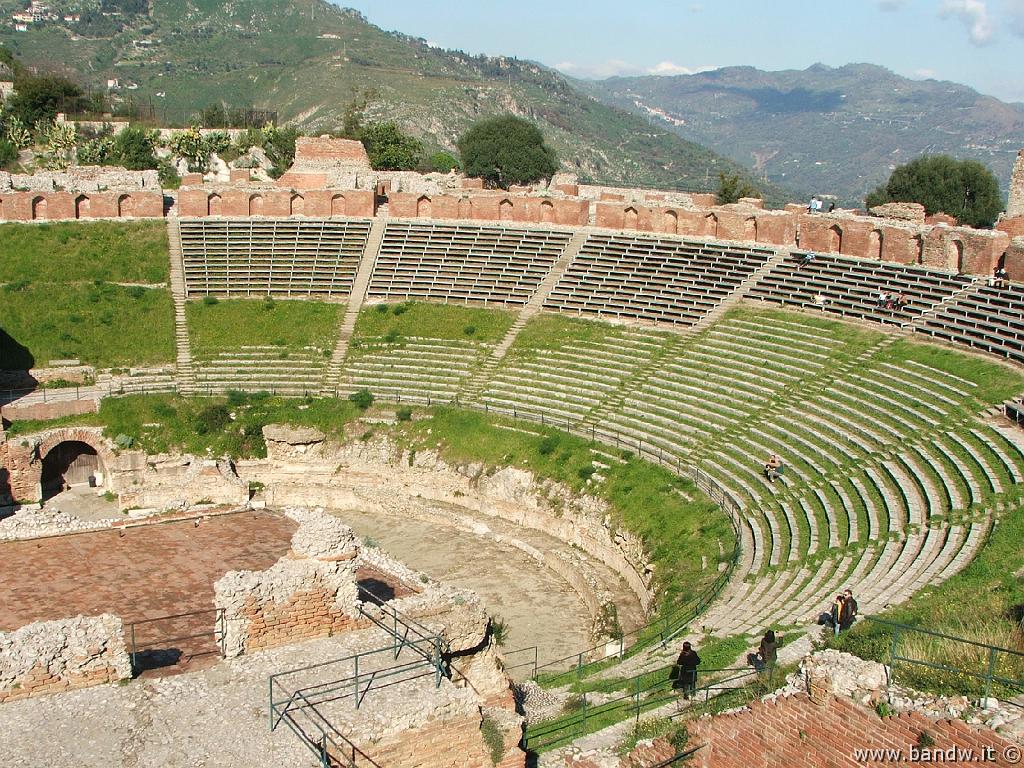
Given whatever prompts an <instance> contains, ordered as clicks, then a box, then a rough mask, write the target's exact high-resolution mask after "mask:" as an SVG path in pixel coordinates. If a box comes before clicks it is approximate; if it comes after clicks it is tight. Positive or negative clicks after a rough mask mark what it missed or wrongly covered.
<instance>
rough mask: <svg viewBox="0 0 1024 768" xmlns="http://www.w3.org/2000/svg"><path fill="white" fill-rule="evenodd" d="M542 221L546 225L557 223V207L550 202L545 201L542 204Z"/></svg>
mask: <svg viewBox="0 0 1024 768" xmlns="http://www.w3.org/2000/svg"><path fill="white" fill-rule="evenodd" d="M540 220H541V221H542V222H544V223H545V224H553V223H554V222H555V206H554V203H552V202H551V201H550V200H545V201H543V202H542V203H541V204H540Z"/></svg>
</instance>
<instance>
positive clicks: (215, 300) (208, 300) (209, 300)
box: [203, 296, 220, 307]
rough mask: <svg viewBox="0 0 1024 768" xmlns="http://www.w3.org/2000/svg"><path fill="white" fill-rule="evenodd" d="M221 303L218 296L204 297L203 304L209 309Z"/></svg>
mask: <svg viewBox="0 0 1024 768" xmlns="http://www.w3.org/2000/svg"><path fill="white" fill-rule="evenodd" d="M219 303H220V299H218V298H217V297H216V296H203V304H205V305H206V306H208V307H212V306H213V305H214V304H219Z"/></svg>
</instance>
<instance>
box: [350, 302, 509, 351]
mask: <svg viewBox="0 0 1024 768" xmlns="http://www.w3.org/2000/svg"><path fill="white" fill-rule="evenodd" d="M514 320H515V315H514V314H512V313H511V312H505V311H502V310H495V309H485V308H483V307H470V306H461V305H458V304H450V305H441V304H432V303H430V302H426V301H409V302H404V303H402V304H377V305H376V306H374V307H370V308H368V309H364V310H363V311H362V312H360V313H359V318H358V319H357V320H356V328H355V335H354V336H353V338H354V339H356V340H366V339H373V338H377V337H383V336H386V335H387V334H388V333H389V332H394V334H395V336H396V337H404V338H408V337H410V336H411V337H415V336H423V335H429V337H430V338H432V339H464V338H466V337H467V336H468V335H472V337H473V339H474V340H476V341H490V342H496V341H498V340H500V339H501V337H502V336H504V335H505V332H506V331H507V330H508V329H509V328H510V327H511V326H512V323H513V321H514ZM469 326H473V328H474V331H473V333H472V334H467V333H466V328H467V327H469Z"/></svg>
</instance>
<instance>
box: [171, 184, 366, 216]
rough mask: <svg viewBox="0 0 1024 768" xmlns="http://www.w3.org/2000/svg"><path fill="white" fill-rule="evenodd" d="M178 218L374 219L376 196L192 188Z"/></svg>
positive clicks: (180, 196)
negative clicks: (308, 217) (290, 217)
mask: <svg viewBox="0 0 1024 768" xmlns="http://www.w3.org/2000/svg"><path fill="white" fill-rule="evenodd" d="M178 215H179V216H183V217H188V218H205V217H207V216H226V217H233V218H245V217H248V216H312V217H317V218H326V217H330V216H349V217H359V218H371V217H372V216H373V215H374V195H373V192H372V191H370V190H365V189H346V190H325V189H319V190H311V191H298V190H294V189H253V188H230V187H190V188H188V189H182V190H181V191H180V192H179V193H178Z"/></svg>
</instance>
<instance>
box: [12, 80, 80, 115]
mask: <svg viewBox="0 0 1024 768" xmlns="http://www.w3.org/2000/svg"><path fill="white" fill-rule="evenodd" d="M84 102H85V99H84V97H83V96H82V89H81V88H79V87H78V86H77V85H75V84H74V83H73V82H71V81H70V80H68V79H67V78H66V77H60V76H59V75H40V76H38V77H37V76H34V75H24V76H22V77H19V78H17V79H16V80H15V83H14V95H13V96H11V97H10V99H9V100H8V108H9V109H10V111H11V112H12V113H13V114H14V115H15V116H16V117H17V118H18V119H19V120H21V122H23V123H24V124H25V125H37V124H39V123H44V124H46V123H52V122H53V119H54V118H55V117H56V116H57V113H58V112H66V113H69V114H70V113H74V112H78V111H79V110H80V109H81V107H82V106H83V104H84Z"/></svg>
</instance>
